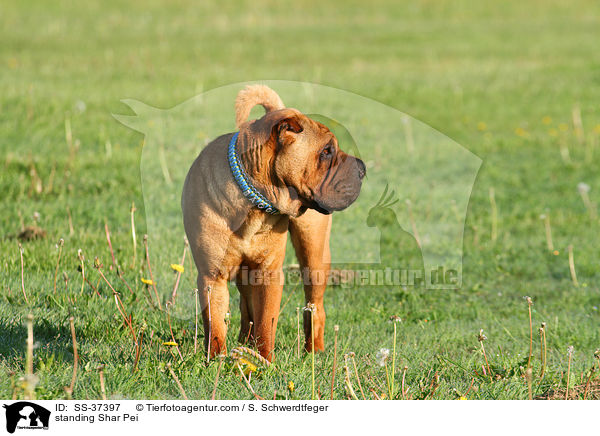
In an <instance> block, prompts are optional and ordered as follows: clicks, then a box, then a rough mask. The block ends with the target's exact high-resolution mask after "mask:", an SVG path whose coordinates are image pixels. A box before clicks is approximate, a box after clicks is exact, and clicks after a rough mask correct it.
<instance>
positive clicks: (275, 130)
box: [240, 108, 304, 150]
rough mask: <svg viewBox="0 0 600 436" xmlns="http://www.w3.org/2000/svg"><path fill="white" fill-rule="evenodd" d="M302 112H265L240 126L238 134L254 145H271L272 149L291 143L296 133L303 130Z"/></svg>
mask: <svg viewBox="0 0 600 436" xmlns="http://www.w3.org/2000/svg"><path fill="white" fill-rule="evenodd" d="M302 117H304V115H302V113H300V112H299V111H297V110H296V109H290V108H286V109H281V110H276V111H271V112H267V113H266V114H265V115H264V116H263V117H262V118H260V119H258V120H256V121H254V122H251V123H250V124H248V125H245V126H242V127H241V128H240V136H242V137H244V138H247V139H246V140H247V141H248V142H251V143H252V144H254V145H253V146H252V148H254V147H262V146H265V145H266V146H267V147H272V148H273V149H274V150H277V149H278V148H280V147H282V146H285V145H288V144H292V143H293V142H294V141H295V139H296V135H297V134H298V133H300V132H302V131H303V129H304V128H303V127H302Z"/></svg>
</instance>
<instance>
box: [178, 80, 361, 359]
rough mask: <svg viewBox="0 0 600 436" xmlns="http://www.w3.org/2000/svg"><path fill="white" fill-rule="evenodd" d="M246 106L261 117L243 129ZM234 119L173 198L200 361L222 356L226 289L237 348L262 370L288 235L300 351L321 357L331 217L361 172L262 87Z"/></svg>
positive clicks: (244, 93) (329, 137) (328, 138)
mask: <svg viewBox="0 0 600 436" xmlns="http://www.w3.org/2000/svg"><path fill="white" fill-rule="evenodd" d="M256 105H262V106H263V107H264V109H265V112H266V113H265V115H264V116H263V117H262V118H260V119H257V120H252V121H246V119H247V118H248V116H249V114H250V111H251V109H252V108H253V107H254V106H256ZM235 112H236V118H235V119H236V126H237V128H238V132H236V133H228V134H225V135H222V136H220V137H218V138H216V139H215V140H214V141H212V142H211V143H210V144H208V145H207V146H206V147H205V148H204V149H203V150H202V152H201V153H200V154H199V156H198V157H197V158H196V160H195V161H194V163H193V164H192V166H191V168H190V170H189V172H188V175H187V177H186V179H185V183H184V186H183V193H182V201H181V206H182V211H183V222H184V227H185V232H186V235H187V238H188V241H189V243H190V248H191V250H192V255H193V258H194V262H195V264H196V268H197V270H198V298H199V300H200V304H201V307H202V319H203V324H204V346H205V349H206V350H207V352H208V353H209V354H210V357H214V356H216V355H219V354H221V353H226V344H225V340H226V333H227V322H226V317H227V314H228V313H229V291H228V289H227V282H228V281H235V283H236V285H237V288H238V289H239V292H240V311H241V327H240V334H239V340H240V342H243V341H244V340H246V339H250V340H252V341H253V343H254V344H255V345H256V347H257V349H258V351H259V353H260V354H261V355H262V356H263V357H265V358H266V359H268V360H269V361H272V359H273V349H274V342H275V332H276V329H277V320H278V317H279V311H280V303H281V295H282V291H283V279H282V278H283V260H284V255H285V247H286V242H287V234H288V231H289V233H290V235H291V240H292V243H293V246H294V249H295V252H296V255H297V257H298V261H299V263H300V267H301V271H302V272H303V274H302V275H303V282H304V283H303V284H304V293H305V300H306V303H307V305H309V306H308V307H310V308H312V309H311V312H305V313H304V333H305V350H307V351H309V352H310V351H311V350H312V349H313V340H314V349H315V350H316V351H323V350H324V330H325V310H324V307H323V294H324V292H325V287H326V277H327V274H328V272H329V263H330V260H331V257H330V249H329V233H330V230H331V213H332V212H334V211H339V210H343V209H345V208H347V207H348V206H350V205H351V204H352V203H353V202H354V201H355V200H356V198H357V197H358V195H359V193H360V188H361V184H362V179H363V178H364V177H365V174H366V168H365V165H364V163H363V162H362V161H361V160H360V159H358V158H356V157H354V156H351V155H349V154H346V153H344V152H343V151H342V150H341V149H340V147H339V145H338V142H337V139H336V137H335V135H334V134H333V133H332V132H331V131H330V130H329V129H328V128H327V127H326V126H324V125H323V124H321V123H319V122H316V121H314V120H312V119H310V118H309V117H307V116H306V115H304V114H302V113H301V112H300V111H298V110H296V109H292V108H286V107H285V106H284V104H283V102H282V101H281V98H280V97H279V96H278V95H277V94H276V93H275V91H273V90H272V89H271V88H269V87H267V86H264V85H251V86H248V87H246V88H245V89H243V90H241V91H240V92H239V94H238V96H237V98H236V102H235ZM247 272H249V273H250V274H249V275H248V274H246V273H247ZM248 277H249V280H248ZM311 315H312V317H313V319H312V322H311ZM311 324H312V327H311ZM311 328H314V332H313V331H311ZM313 336H314V338H313Z"/></svg>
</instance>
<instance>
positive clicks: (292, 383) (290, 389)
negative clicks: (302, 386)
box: [288, 381, 295, 392]
mask: <svg viewBox="0 0 600 436" xmlns="http://www.w3.org/2000/svg"><path fill="white" fill-rule="evenodd" d="M294 389H295V387H294V382H293V381H290V382H289V383H288V390H289V391H290V392H294Z"/></svg>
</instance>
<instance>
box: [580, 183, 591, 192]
mask: <svg viewBox="0 0 600 436" xmlns="http://www.w3.org/2000/svg"><path fill="white" fill-rule="evenodd" d="M590 189H592V188H590V185H588V184H587V183H584V182H581V183H578V184H577V191H579V193H580V194H585V193H588V192H590Z"/></svg>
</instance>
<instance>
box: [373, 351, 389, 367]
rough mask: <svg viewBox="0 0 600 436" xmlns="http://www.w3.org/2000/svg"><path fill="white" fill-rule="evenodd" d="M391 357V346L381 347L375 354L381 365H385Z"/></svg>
mask: <svg viewBox="0 0 600 436" xmlns="http://www.w3.org/2000/svg"><path fill="white" fill-rule="evenodd" d="M389 357H390V349H389V348H381V349H380V350H379V351H378V352H377V354H376V355H375V358H376V359H377V363H379V366H385V364H386V362H387V360H388V359H389Z"/></svg>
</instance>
